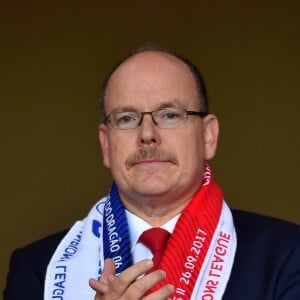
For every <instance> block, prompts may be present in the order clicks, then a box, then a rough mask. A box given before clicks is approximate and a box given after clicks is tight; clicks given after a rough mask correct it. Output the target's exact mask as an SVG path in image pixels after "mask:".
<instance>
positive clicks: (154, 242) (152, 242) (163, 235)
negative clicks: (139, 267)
mask: <svg viewBox="0 0 300 300" xmlns="http://www.w3.org/2000/svg"><path fill="white" fill-rule="evenodd" d="M170 235H171V234H170V233H169V232H168V231H167V230H165V229H162V228H159V227H154V228H151V229H148V230H146V231H144V232H143V233H142V234H141V236H140V238H139V241H140V242H141V243H143V244H144V245H145V246H147V247H148V248H149V249H150V250H151V251H152V254H153V258H152V260H153V263H154V265H153V268H152V269H151V270H149V271H148V272H147V273H149V272H152V271H154V270H156V269H158V266H159V263H160V261H161V258H162V255H163V252H164V250H165V248H166V245H167V242H168V239H169V237H170Z"/></svg>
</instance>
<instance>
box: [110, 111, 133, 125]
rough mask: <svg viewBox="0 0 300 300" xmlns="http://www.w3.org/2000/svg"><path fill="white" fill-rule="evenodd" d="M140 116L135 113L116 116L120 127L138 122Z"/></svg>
mask: <svg viewBox="0 0 300 300" xmlns="http://www.w3.org/2000/svg"><path fill="white" fill-rule="evenodd" d="M137 119H138V116H137V114H136V113H134V112H118V113H116V115H115V120H116V123H117V124H118V125H122V124H128V123H132V122H136V120H137Z"/></svg>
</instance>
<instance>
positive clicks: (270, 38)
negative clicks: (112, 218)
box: [0, 0, 300, 288]
mask: <svg viewBox="0 0 300 300" xmlns="http://www.w3.org/2000/svg"><path fill="white" fill-rule="evenodd" d="M108 2H109V1H34V0H33V1H1V4H0V34H1V40H0V45H1V50H0V57H1V62H0V68H1V78H0V79H1V81H0V82H1V89H0V99H1V126H0V128H1V189H0V191H1V195H0V197H1V208H0V209H1V210H0V211H1V226H0V228H1V242H0V244H1V250H0V253H1V257H0V259H1V260H0V264H1V265H0V270H1V278H0V282H1V288H2V284H4V278H5V274H6V272H7V267H8V260H9V255H10V253H11V251H12V250H13V249H14V248H16V247H20V246H22V245H24V244H27V243H29V242H30V241H32V240H35V239H38V238H40V237H42V236H45V235H47V234H50V233H52V232H55V231H58V230H61V229H63V228H66V227H68V226H70V225H71V224H72V223H73V222H74V220H76V219H81V218H82V217H84V216H85V215H86V214H87V212H88V210H89V208H90V207H91V205H92V204H93V203H94V202H95V201H97V200H98V198H100V197H101V196H102V195H104V194H105V193H106V191H107V188H108V186H109V183H110V181H111V178H110V175H109V172H107V171H105V170H104V168H103V167H102V166H101V157H100V154H99V146H98V141H97V126H98V120H99V116H98V102H97V101H98V95H99V87H100V83H101V81H102V79H103V77H104V75H105V73H106V72H107V71H108V70H109V69H110V67H111V66H112V65H113V64H114V63H115V62H116V61H117V60H118V59H119V58H120V57H121V56H123V55H124V54H126V53H127V51H128V50H129V49H131V48H133V47H136V46H138V45H140V44H142V43H144V42H156V43H160V44H163V45H165V46H168V47H170V48H173V49H175V50H177V51H178V52H181V53H182V54H184V55H186V56H188V57H190V58H191V59H192V61H194V62H195V63H196V64H197V65H198V66H199V67H200V69H201V70H202V71H203V73H204V75H205V77H206V80H207V85H208V91H209V95H210V99H211V103H212V106H211V107H212V111H213V112H215V113H216V114H217V115H218V116H219V119H220V123H221V137H220V143H219V151H218V154H217V157H216V159H215V160H214V162H213V167H214V173H215V177H216V178H217V180H218V182H219V183H220V184H221V186H222V187H223V190H224V194H225V197H226V199H227V201H228V203H229V204H230V205H231V206H232V207H238V208H243V209H247V210H252V211H256V212H260V213H264V214H268V215H273V216H277V217H281V218H285V219H289V220H291V221H294V222H298V223H300V213H299V208H300V204H299V200H300V199H299V198H300V197H299V196H300V188H299V175H298V174H299V171H298V169H299V152H300V151H299V150H300V147H299V133H300V130H299V113H300V112H299V108H300V104H299V95H300V92H299V65H300V64H299V62H300V61H299V50H300V49H299V45H300V43H299V36H300V35H299V31H300V30H299V28H300V17H299V6H300V5H299V1H289V0H287V1H258V0H255V1H230V0H229V1H211V0H210V1H200V0H197V1H196V0H195V1H174V0H172V1H170V0H166V1H158V0H151V1H110V4H108Z"/></svg>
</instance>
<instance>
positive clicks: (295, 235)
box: [4, 210, 300, 300]
mask: <svg viewBox="0 0 300 300" xmlns="http://www.w3.org/2000/svg"><path fill="white" fill-rule="evenodd" d="M233 218H234V223H235V227H236V232H237V238H238V246H237V253H236V257H235V262H234V265H233V269H232V273H231V277H230V280H229V283H228V285H227V289H226V291H225V294H224V296H223V300H271V299H272V300H274V299H276V300H300V226H298V225H295V224H291V223H288V222H285V221H281V220H277V219H273V218H269V217H264V216H260V215H256V214H252V213H247V212H242V211H235V210H233ZM66 232H67V231H63V232H60V233H57V234H55V235H52V236H50V237H47V238H45V239H42V240H40V241H37V242H35V243H33V244H31V245H29V246H26V247H24V248H22V249H18V250H16V251H15V252H14V253H13V255H12V258H11V262H10V270H9V273H8V277H7V285H6V289H5V291H4V300H42V299H43V286H44V277H45V272H46V268H47V265H48V262H49V260H50V258H51V256H52V254H53V252H54V251H55V249H56V247H57V245H58V243H59V242H60V241H61V239H62V238H63V237H64V235H65V234H66ZM210 299H212V298H208V300H210ZM67 300H71V299H67ZM82 300H84V299H82ZM203 300H206V299H203Z"/></svg>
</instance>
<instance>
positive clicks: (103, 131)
mask: <svg viewBox="0 0 300 300" xmlns="http://www.w3.org/2000/svg"><path fill="white" fill-rule="evenodd" d="M99 142H100V146H101V150H102V158H103V164H104V166H105V167H107V168H110V159H109V145H108V136H107V128H106V126H105V125H104V124H100V125H99Z"/></svg>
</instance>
